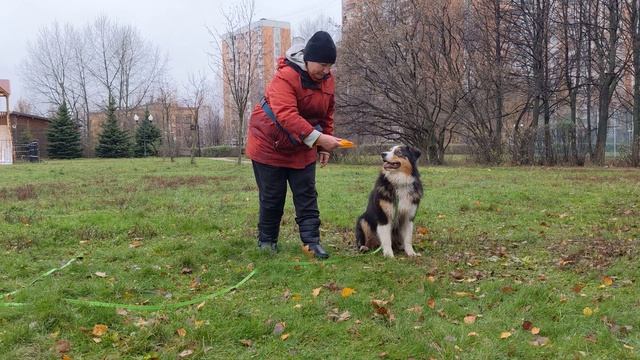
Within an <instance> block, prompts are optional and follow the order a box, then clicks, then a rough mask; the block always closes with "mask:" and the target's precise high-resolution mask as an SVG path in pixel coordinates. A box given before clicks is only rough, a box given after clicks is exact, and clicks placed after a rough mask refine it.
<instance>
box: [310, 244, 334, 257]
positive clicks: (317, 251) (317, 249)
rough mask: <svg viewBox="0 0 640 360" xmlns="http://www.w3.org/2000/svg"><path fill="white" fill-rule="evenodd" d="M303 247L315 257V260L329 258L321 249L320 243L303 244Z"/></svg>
mask: <svg viewBox="0 0 640 360" xmlns="http://www.w3.org/2000/svg"><path fill="white" fill-rule="evenodd" d="M305 246H306V247H307V249H309V251H310V252H312V253H313V256H315V257H316V258H318V259H327V258H329V254H328V253H327V252H326V251H325V250H324V249H323V248H322V245H320V243H311V244H305Z"/></svg>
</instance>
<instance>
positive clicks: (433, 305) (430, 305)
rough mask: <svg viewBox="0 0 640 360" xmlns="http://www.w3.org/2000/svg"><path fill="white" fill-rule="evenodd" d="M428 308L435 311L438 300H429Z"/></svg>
mask: <svg viewBox="0 0 640 360" xmlns="http://www.w3.org/2000/svg"><path fill="white" fill-rule="evenodd" d="M427 306H428V307H429V309H435V308H436V300H435V299H434V298H429V300H427Z"/></svg>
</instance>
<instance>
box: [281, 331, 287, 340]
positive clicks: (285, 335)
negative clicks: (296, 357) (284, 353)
mask: <svg viewBox="0 0 640 360" xmlns="http://www.w3.org/2000/svg"><path fill="white" fill-rule="evenodd" d="M288 338H289V333H286V334H282V336H280V339H281V340H287V339H288Z"/></svg>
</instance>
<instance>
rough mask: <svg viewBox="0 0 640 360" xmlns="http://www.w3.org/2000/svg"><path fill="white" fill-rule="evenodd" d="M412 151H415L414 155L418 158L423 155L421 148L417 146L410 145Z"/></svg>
mask: <svg viewBox="0 0 640 360" xmlns="http://www.w3.org/2000/svg"><path fill="white" fill-rule="evenodd" d="M410 149H411V152H412V153H413V156H415V158H416V160H418V159H419V158H420V155H422V153H421V152H420V150H419V149H418V148H417V147H413V146H411V147H410Z"/></svg>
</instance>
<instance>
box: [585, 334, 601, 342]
mask: <svg viewBox="0 0 640 360" xmlns="http://www.w3.org/2000/svg"><path fill="white" fill-rule="evenodd" d="M584 339H585V340H587V341H588V342H590V343H593V344H596V343H598V339H597V338H596V335H595V334H589V335H587V336H585V337H584Z"/></svg>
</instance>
